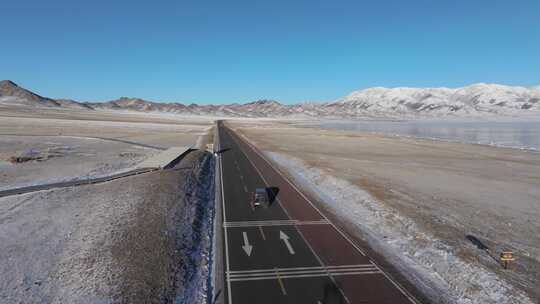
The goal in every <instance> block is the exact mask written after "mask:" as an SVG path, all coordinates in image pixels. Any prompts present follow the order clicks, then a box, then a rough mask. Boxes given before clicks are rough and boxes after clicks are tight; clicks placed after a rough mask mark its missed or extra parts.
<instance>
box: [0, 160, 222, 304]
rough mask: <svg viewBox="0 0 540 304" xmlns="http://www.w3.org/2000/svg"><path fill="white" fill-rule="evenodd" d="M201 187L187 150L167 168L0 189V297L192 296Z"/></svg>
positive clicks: (197, 165) (198, 271) (201, 164)
mask: <svg viewBox="0 0 540 304" xmlns="http://www.w3.org/2000/svg"><path fill="white" fill-rule="evenodd" d="M211 187H213V159H212V157H211V155H210V154H209V153H205V152H198V151H196V152H192V153H190V154H188V155H187V156H186V158H185V159H184V160H183V161H182V162H180V164H179V165H177V167H176V168H175V169H173V170H166V171H158V172H154V173H149V174H144V175H140V176H132V177H128V178H124V179H120V180H115V181H112V182H107V183H103V184H97V185H88V186H80V187H72V188H63V189H57V190H50V191H41V192H36V193H31V194H25V195H19V196H12V197H6V198H2V199H0V273H2V276H1V278H0V302H2V303H173V302H174V301H180V302H186V303H195V302H197V301H198V300H200V299H201V298H204V296H205V292H206V291H205V290H206V284H205V282H206V281H205V276H206V275H207V273H206V272H205V269H207V267H206V265H205V263H207V257H208V248H207V247H208V240H209V239H210V236H209V235H208V233H209V232H208V231H209V229H208V227H207V226H210V225H209V224H204V223H208V222H209V219H210V218H211V210H212V206H213V205H212V204H213V203H212V202H213V193H214V191H213V189H211ZM201 223H202V224H201ZM205 246H206V247H205ZM205 248H206V249H205Z"/></svg>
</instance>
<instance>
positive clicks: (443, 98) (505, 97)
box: [327, 83, 540, 116]
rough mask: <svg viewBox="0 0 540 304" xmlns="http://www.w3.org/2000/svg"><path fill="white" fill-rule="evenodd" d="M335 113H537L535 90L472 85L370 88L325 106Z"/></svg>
mask: <svg viewBox="0 0 540 304" xmlns="http://www.w3.org/2000/svg"><path fill="white" fill-rule="evenodd" d="M327 107H333V108H334V109H335V110H334V111H333V113H334V114H339V113H341V114H344V115H353V116H355V115H369V116H399V115H407V116H411V115H413V116H441V115H443V116H444V115H454V116H468V115H478V114H482V113H491V114H500V115H509V114H519V113H520V112H524V111H529V112H532V111H539V112H540V90H538V88H537V87H536V88H524V87H511V86H504V85H498V84H484V83H479V84H474V85H471V86H466V87H462V88H457V89H449V88H382V87H377V88H370V89H365V90H361V91H355V92H352V93H351V94H349V95H347V96H346V97H344V98H342V99H340V100H338V101H336V102H333V103H329V104H327Z"/></svg>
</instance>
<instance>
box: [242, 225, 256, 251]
mask: <svg viewBox="0 0 540 304" xmlns="http://www.w3.org/2000/svg"><path fill="white" fill-rule="evenodd" d="M242 234H243V235H244V246H242V249H244V251H245V252H246V254H247V255H248V256H251V251H252V250H253V246H251V245H250V244H249V240H248V236H247V232H245V231H244V232H242Z"/></svg>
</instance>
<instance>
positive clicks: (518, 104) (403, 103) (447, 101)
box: [0, 80, 540, 119]
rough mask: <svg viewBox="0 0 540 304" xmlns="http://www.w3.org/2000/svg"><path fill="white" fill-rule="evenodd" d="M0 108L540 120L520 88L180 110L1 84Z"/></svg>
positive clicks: (532, 96) (535, 94) (529, 91)
mask: <svg viewBox="0 0 540 304" xmlns="http://www.w3.org/2000/svg"><path fill="white" fill-rule="evenodd" d="M0 103H2V104H11V105H13V104H16V105H19V106H21V105H22V106H39V107H58V108H75V109H79V110H108V111H114V110H127V111H138V112H159V113H176V114H187V115H215V116H226V117H301V118H310V117H313V118H317V117H328V118H351V119H354V118H366V117H373V118H420V117H446V116H456V117H467V116H476V117H477V116H485V115H491V116H493V115H504V116H506V115H512V116H520V115H527V114H535V115H539V116H540V86H536V87H531V88H525V87H515V86H504V85H498V84H484V83H479V84H474V85H470V86H466V87H462V88H456V89H450V88H406V87H402V88H383V87H375V88H369V89H364V90H360V91H355V92H352V93H350V94H349V95H347V96H345V97H343V98H341V99H339V100H336V101H333V102H327V103H300V104H295V105H284V104H281V103H279V102H277V101H275V100H266V99H264V100H258V101H253V102H249V103H245V104H239V103H233V104H227V105H198V104H189V105H185V104H182V103H159V102H152V101H147V100H144V99H140V98H128V97H122V98H120V99H116V100H112V101H108V102H92V103H90V102H84V103H80V102H76V101H73V100H67V99H51V98H46V97H42V96H39V95H37V94H35V93H32V92H30V91H28V90H26V89H23V88H21V87H19V86H17V85H16V84H15V83H13V82H11V81H8V80H5V81H1V82H0Z"/></svg>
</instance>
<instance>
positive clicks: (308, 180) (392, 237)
mask: <svg viewBox="0 0 540 304" xmlns="http://www.w3.org/2000/svg"><path fill="white" fill-rule="evenodd" d="M266 154H267V155H268V156H269V158H270V159H272V160H273V161H274V162H275V163H277V164H278V165H279V166H280V167H281V168H283V169H285V170H286V172H288V173H289V174H290V176H291V177H292V178H293V180H294V182H295V183H297V184H299V185H301V186H302V189H305V190H308V191H309V192H311V193H314V194H316V196H317V197H319V198H320V199H321V201H322V202H324V203H325V204H326V205H325V206H326V207H327V208H328V209H329V210H331V211H332V212H333V213H335V214H336V215H337V216H338V217H339V218H342V219H344V220H346V221H348V222H349V223H351V224H352V225H354V226H355V227H356V229H357V230H358V232H359V233H360V234H362V235H364V236H365V238H366V240H367V241H368V243H369V244H370V246H371V247H372V248H376V249H377V251H378V252H380V253H382V254H383V255H384V256H385V257H386V258H387V259H388V260H390V261H392V264H393V265H395V266H396V267H398V268H400V269H401V270H402V273H404V274H405V275H406V276H408V279H409V280H411V281H413V282H416V283H417V284H419V286H422V285H424V287H425V288H426V289H425V290H424V291H426V292H428V293H430V294H431V298H437V300H438V301H439V303H460V304H472V303H493V304H495V303H500V304H506V303H508V304H512V303H523V304H526V303H530V304H533V303H534V302H533V301H532V300H531V299H530V298H529V297H528V296H527V295H526V294H525V293H523V292H521V291H519V290H516V289H515V288H513V286H511V285H510V284H508V283H506V282H505V281H504V280H502V279H501V278H499V277H498V276H497V275H496V274H494V273H492V272H490V271H489V270H488V269H485V268H483V267H481V266H478V265H473V264H470V263H467V262H465V261H461V260H460V258H459V257H458V256H456V255H455V254H454V253H453V251H452V250H451V248H449V247H448V246H447V245H445V244H444V242H442V241H441V240H438V239H437V238H436V237H434V236H433V235H430V233H429V232H427V231H423V230H422V229H421V228H420V227H418V226H417V225H416V224H415V223H414V221H412V220H411V219H408V218H407V217H404V216H402V215H400V214H399V212H397V211H396V210H393V209H391V208H389V207H387V206H384V205H383V204H381V203H380V202H377V200H376V199H375V198H374V197H373V196H371V195H370V194H369V193H368V192H366V191H364V190H362V189H360V188H359V187H357V186H355V185H353V184H351V183H349V182H348V181H346V180H343V179H340V178H338V177H335V176H333V175H330V174H328V173H326V172H324V171H323V170H320V169H317V168H314V167H309V166H307V165H306V164H305V163H303V162H302V161H301V160H299V159H296V158H293V157H290V156H286V155H283V154H280V153H274V152H267V153H266Z"/></svg>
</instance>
